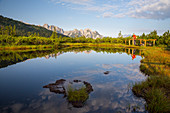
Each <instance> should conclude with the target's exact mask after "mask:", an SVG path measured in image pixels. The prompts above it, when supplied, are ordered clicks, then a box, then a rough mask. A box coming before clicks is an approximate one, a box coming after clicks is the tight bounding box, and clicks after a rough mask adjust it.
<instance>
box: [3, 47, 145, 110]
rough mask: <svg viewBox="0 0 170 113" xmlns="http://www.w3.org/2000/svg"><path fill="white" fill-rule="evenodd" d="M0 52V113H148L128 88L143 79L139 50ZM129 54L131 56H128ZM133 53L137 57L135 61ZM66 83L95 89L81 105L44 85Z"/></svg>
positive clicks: (142, 101) (140, 100) (141, 102)
mask: <svg viewBox="0 0 170 113" xmlns="http://www.w3.org/2000/svg"><path fill="white" fill-rule="evenodd" d="M109 51H110V52H108V51H104V50H101V49H99V50H94V49H93V50H91V49H88V50H86V49H83V50H74V49H72V50H69V51H68V50H67V51H65V50H64V51H62V50H61V51H57V52H56V51H55V52H54V51H52V50H48V51H44V50H43V51H26V52H23V51H17V52H14V51H1V52H0V54H1V56H0V57H1V61H0V112H1V113H8V112H9V113H113V112H123V113H124V112H146V111H145V108H144V105H145V101H144V100H143V99H141V98H137V97H136V96H135V95H134V94H133V93H132V90H131V88H132V84H133V83H135V82H139V81H143V80H145V79H146V76H144V75H143V74H142V73H141V72H140V69H139V66H140V60H141V59H142V57H141V55H135V51H137V53H139V50H135V51H134V50H130V51H128V49H121V51H120V50H114V49H109ZM133 51H134V53H133ZM132 53H133V54H132ZM134 55H135V57H134ZM59 79H64V80H66V81H67V82H72V81H74V80H81V81H86V82H88V83H90V85H91V86H92V88H93V91H91V92H90V93H89V97H88V99H87V100H86V101H85V102H84V104H83V106H82V107H79V108H77V107H74V106H73V105H72V103H70V102H68V100H67V97H64V95H63V94H59V93H55V92H50V89H49V88H43V86H45V85H48V84H51V83H55V82H56V80H59Z"/></svg>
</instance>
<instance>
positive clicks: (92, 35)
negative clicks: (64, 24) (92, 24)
mask: <svg viewBox="0 0 170 113" xmlns="http://www.w3.org/2000/svg"><path fill="white" fill-rule="evenodd" d="M43 27H44V28H46V29H48V30H51V31H54V29H56V32H57V33H60V34H63V35H66V36H69V37H73V38H74V37H81V36H85V37H86V38H93V39H96V38H103V36H102V35H100V34H99V33H98V32H97V31H92V30H91V29H84V30H82V29H81V30H78V29H74V30H71V31H64V30H63V29H62V28H59V27H57V26H54V25H48V24H44V25H43Z"/></svg>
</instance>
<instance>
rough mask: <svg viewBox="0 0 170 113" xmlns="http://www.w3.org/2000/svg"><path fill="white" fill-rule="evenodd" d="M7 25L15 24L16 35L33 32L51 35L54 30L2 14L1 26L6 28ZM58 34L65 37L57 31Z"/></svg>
mask: <svg viewBox="0 0 170 113" xmlns="http://www.w3.org/2000/svg"><path fill="white" fill-rule="evenodd" d="M6 26H8V27H9V26H11V27H12V28H14V26H15V28H16V30H15V32H16V34H15V35H16V36H30V35H32V34H34V35H35V34H36V35H38V36H41V37H50V36H51V35H52V33H53V31H51V30H47V29H46V28H44V27H41V26H36V25H30V24H26V23H23V22H20V21H17V20H13V19H10V18H7V17H3V16H2V15H0V28H1V29H5V27H6ZM9 29H10V28H9ZM57 35H58V36H61V37H64V35H62V34H58V33H57Z"/></svg>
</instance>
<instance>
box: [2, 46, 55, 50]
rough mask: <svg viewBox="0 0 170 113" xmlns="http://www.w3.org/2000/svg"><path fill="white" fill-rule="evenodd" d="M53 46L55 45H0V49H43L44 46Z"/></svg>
mask: <svg viewBox="0 0 170 113" xmlns="http://www.w3.org/2000/svg"><path fill="white" fill-rule="evenodd" d="M53 47H54V45H19V46H0V50H22V49H43V48H53Z"/></svg>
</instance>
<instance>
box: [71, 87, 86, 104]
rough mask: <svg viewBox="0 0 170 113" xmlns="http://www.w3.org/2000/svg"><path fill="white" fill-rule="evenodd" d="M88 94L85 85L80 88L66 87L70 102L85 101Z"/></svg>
mask: <svg viewBox="0 0 170 113" xmlns="http://www.w3.org/2000/svg"><path fill="white" fill-rule="evenodd" d="M88 97H89V95H88V93H87V91H86V88H85V87H82V88H80V89H78V90H77V89H73V88H72V87H69V88H68V101H70V102H85V101H86V100H87V99H88Z"/></svg>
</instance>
